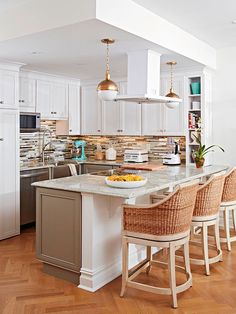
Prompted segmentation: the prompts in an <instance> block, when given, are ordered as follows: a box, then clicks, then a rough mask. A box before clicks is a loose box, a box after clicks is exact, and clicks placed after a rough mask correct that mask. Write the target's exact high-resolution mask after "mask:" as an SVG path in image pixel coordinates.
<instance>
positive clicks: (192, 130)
mask: <svg viewBox="0 0 236 314" xmlns="http://www.w3.org/2000/svg"><path fill="white" fill-rule="evenodd" d="M187 81H188V87H187V88H188V102H187V108H188V135H187V142H188V146H189V147H188V151H189V153H188V156H187V158H188V162H189V163H190V164H191V163H193V162H194V159H193V153H194V151H195V149H196V148H197V147H198V144H197V143H196V141H195V140H194V137H193V135H195V136H197V137H198V138H201V125H200V124H201V104H202V101H201V100H202V99H201V76H189V77H188V78H187ZM192 83H195V84H199V86H200V93H195V91H194V90H192V87H191V86H192Z"/></svg>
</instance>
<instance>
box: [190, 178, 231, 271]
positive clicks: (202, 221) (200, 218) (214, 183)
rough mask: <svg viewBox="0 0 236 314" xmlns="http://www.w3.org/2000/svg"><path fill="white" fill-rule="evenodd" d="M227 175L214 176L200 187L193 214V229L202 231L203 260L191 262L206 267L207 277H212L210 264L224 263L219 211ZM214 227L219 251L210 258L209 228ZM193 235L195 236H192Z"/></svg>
mask: <svg viewBox="0 0 236 314" xmlns="http://www.w3.org/2000/svg"><path fill="white" fill-rule="evenodd" d="M224 179H225V173H223V172H221V173H218V174H214V175H212V176H211V177H210V179H208V180H207V181H206V183H205V184H203V185H200V187H199V189H198V192H197V197H196V203H195V208H194V212H193V219H192V227H195V228H197V229H199V228H200V231H201V236H202V240H201V246H202V250H203V259H196V258H191V257H190V262H191V263H192V264H196V265H205V271H206V275H210V266H209V265H210V264H212V263H216V262H219V261H222V250H221V247H220V233H219V209H220V202H221V197H222V191H223V185H224ZM209 226H214V237H215V244H216V246H214V248H216V250H217V255H216V256H215V257H212V258H209V253H208V248H209V247H210V246H211V245H209V244H208V227H209ZM192 235H193V234H192ZM190 244H199V242H194V241H192V240H191V241H190Z"/></svg>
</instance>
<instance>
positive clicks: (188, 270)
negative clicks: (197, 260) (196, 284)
mask: <svg viewBox="0 0 236 314" xmlns="http://www.w3.org/2000/svg"><path fill="white" fill-rule="evenodd" d="M184 264H185V271H186V275H187V280H188V279H189V277H190V276H191V268H190V260H189V242H186V243H184ZM191 286H192V283H191Z"/></svg>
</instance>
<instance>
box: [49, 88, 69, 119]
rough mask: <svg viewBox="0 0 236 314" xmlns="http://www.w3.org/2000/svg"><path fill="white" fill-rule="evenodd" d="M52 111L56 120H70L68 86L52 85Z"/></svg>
mask: <svg viewBox="0 0 236 314" xmlns="http://www.w3.org/2000/svg"><path fill="white" fill-rule="evenodd" d="M51 88H52V104H51V105H52V111H53V116H54V118H55V119H68V85H67V84H66V83H64V82H62V83H61V82H55V83H54V82H53V83H52V87H51Z"/></svg>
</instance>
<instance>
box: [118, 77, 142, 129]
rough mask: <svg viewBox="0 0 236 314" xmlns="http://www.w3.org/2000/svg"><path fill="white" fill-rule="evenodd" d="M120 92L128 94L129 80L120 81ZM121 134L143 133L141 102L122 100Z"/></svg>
mask: <svg viewBox="0 0 236 314" xmlns="http://www.w3.org/2000/svg"><path fill="white" fill-rule="evenodd" d="M120 94H121V95H125V94H127V82H120ZM119 103H120V128H119V129H120V132H121V135H141V104H138V103H135V102H126V101H120V102H119Z"/></svg>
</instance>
